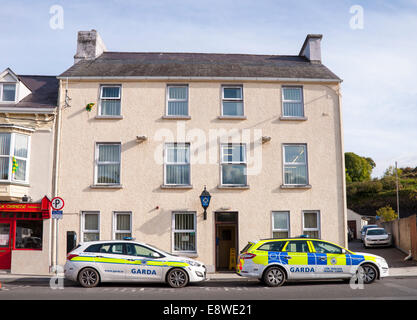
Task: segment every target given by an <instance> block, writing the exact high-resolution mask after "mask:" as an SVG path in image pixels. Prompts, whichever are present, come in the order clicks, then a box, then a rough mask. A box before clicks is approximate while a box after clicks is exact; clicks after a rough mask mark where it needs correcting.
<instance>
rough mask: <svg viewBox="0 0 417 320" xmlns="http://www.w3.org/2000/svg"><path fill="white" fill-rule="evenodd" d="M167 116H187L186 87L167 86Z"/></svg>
mask: <svg viewBox="0 0 417 320" xmlns="http://www.w3.org/2000/svg"><path fill="white" fill-rule="evenodd" d="M166 112H167V115H168V116H188V86H187V85H168V86H167V110H166Z"/></svg>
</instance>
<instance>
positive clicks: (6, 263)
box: [0, 220, 12, 270]
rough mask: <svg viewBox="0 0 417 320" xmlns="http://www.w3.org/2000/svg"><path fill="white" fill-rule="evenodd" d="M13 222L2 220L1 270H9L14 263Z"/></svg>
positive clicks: (0, 226) (0, 238)
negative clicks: (12, 248) (12, 247)
mask: <svg viewBox="0 0 417 320" xmlns="http://www.w3.org/2000/svg"><path fill="white" fill-rule="evenodd" d="M10 235H11V223H10V222H6V221H2V220H0V270H1V269H3V270H4V269H6V270H9V269H10V267H11V264H12V250H11V240H10V239H11V236H10Z"/></svg>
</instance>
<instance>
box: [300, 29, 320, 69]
mask: <svg viewBox="0 0 417 320" xmlns="http://www.w3.org/2000/svg"><path fill="white" fill-rule="evenodd" d="M322 38H323V35H321V34H308V35H307V37H306V39H305V41H304V44H303V46H302V47H301V50H300V53H299V54H298V55H299V56H303V57H306V58H307V59H308V60H310V62H312V63H321V44H320V42H321V39H322Z"/></svg>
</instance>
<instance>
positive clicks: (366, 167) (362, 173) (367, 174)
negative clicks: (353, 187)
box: [345, 152, 375, 182]
mask: <svg viewBox="0 0 417 320" xmlns="http://www.w3.org/2000/svg"><path fill="white" fill-rule="evenodd" d="M345 167H346V182H357V181H368V180H371V173H372V169H373V168H374V167H375V162H374V161H373V160H372V159H371V158H365V157H361V156H358V155H357V154H355V153H353V152H346V153H345Z"/></svg>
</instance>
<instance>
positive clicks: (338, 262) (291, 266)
mask: <svg viewBox="0 0 417 320" xmlns="http://www.w3.org/2000/svg"><path fill="white" fill-rule="evenodd" d="M236 272H237V274H239V275H241V276H244V277H253V278H258V279H259V280H261V281H263V282H264V283H265V284H266V285H268V286H270V287H277V286H281V285H282V284H283V283H284V282H285V281H286V280H313V279H346V280H349V279H351V278H352V277H354V276H357V278H358V280H360V281H363V283H365V284H368V283H371V282H373V281H375V279H381V278H383V277H386V276H388V275H389V269H388V264H387V262H386V261H385V259H384V258H382V257H379V256H377V255H373V254H368V253H360V252H352V251H349V250H348V249H345V248H343V247H340V246H338V245H336V244H334V243H331V242H328V241H324V240H320V239H310V238H303V237H300V238H294V239H266V240H260V241H256V242H249V243H248V244H247V246H246V247H245V248H244V249H243V250H242V251H241V253H240V255H239V258H238V265H237V268H236Z"/></svg>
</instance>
